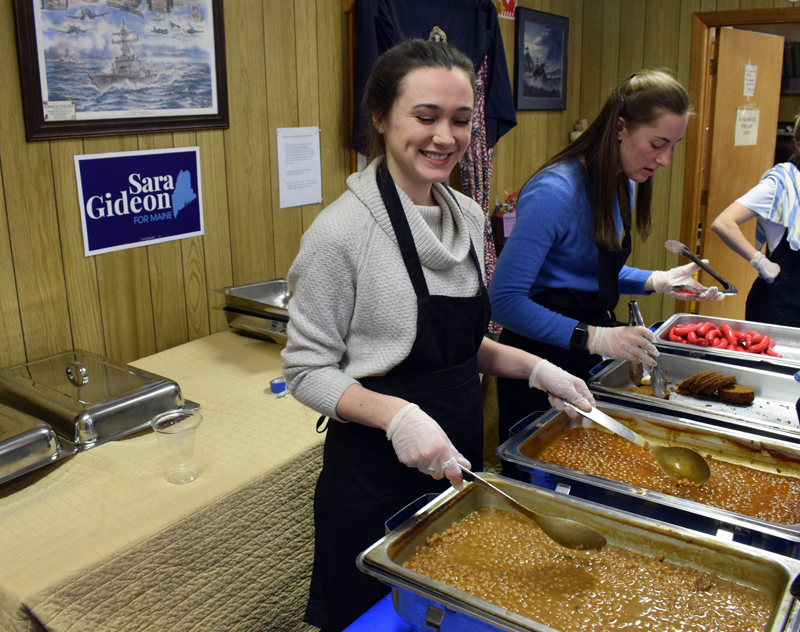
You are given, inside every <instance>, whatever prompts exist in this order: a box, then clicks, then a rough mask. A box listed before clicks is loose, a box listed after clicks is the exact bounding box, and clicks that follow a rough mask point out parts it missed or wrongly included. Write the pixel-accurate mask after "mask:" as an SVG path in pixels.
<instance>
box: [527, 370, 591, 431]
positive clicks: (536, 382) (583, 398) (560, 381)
mask: <svg viewBox="0 0 800 632" xmlns="http://www.w3.org/2000/svg"><path fill="white" fill-rule="evenodd" d="M528 386H530V387H531V388H538V389H539V390H540V391H545V392H546V393H547V395H548V399H549V400H550V405H551V406H552V407H553V408H555V409H556V410H558V411H560V412H566V413H567V415H569V416H570V417H572V418H573V419H575V418H577V417H578V416H579V415H578V413H577V412H575V409H574V408H572V407H570V406H564V402H569V403H570V404H572V405H573V406H574V407H575V408H580V409H581V410H587V411H588V410H591V408H592V406H594V397H593V396H592V393H591V391H589V387H588V386H586V382H584V381H583V380H581V379H578V378H577V377H575V376H574V375H572V374H571V373H567V372H566V371H564V370H563V369H559V368H558V367H557V366H556V365H555V364H553V363H552V362H548V361H547V360H540V361H539V362H538V363H537V365H536V366H535V367H533V371H531V375H530V377H529V378H528Z"/></svg>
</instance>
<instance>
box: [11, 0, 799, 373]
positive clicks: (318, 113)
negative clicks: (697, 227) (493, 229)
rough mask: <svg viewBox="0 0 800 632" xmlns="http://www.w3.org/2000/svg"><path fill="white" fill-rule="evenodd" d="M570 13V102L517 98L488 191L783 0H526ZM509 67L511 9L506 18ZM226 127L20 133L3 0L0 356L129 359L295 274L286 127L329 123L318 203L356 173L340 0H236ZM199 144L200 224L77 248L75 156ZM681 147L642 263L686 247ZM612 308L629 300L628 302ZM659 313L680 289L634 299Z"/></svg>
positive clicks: (228, 17)
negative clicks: (281, 157) (720, 22)
mask: <svg viewBox="0 0 800 632" xmlns="http://www.w3.org/2000/svg"><path fill="white" fill-rule="evenodd" d="M519 4H520V6H524V7H527V8H531V9H536V10H540V11H545V12H548V13H556V14H559V15H564V16H567V17H569V18H570V48H569V72H568V105H567V109H566V110H564V111H553V112H544V111H540V112H535V111H524V112H518V113H517V115H518V125H517V127H516V128H515V129H513V130H512V131H511V132H510V133H509V134H507V135H506V136H505V137H503V138H502V139H501V140H500V142H499V143H498V145H497V147H496V152H495V165H494V181H493V185H492V194H493V196H494V195H499V196H500V197H501V198H502V197H503V191H504V190H508V191H516V190H517V189H519V188H520V187H521V186H522V184H524V182H525V181H526V180H527V178H528V177H529V176H530V175H531V174H532V173H533V172H534V171H535V170H536V169H537V168H538V167H539V166H541V164H543V163H544V161H545V160H546V159H547V158H548V157H550V156H552V155H553V154H554V153H555V152H556V151H558V150H559V149H561V148H563V147H564V146H565V145H566V144H567V142H568V135H569V132H570V131H572V126H573V124H574V123H575V122H576V121H577V120H578V119H581V118H586V119H589V120H591V119H592V118H593V117H594V116H595V115H596V114H597V112H598V111H599V109H600V106H601V104H602V102H603V101H604V99H605V97H606V95H607V94H608V92H609V91H610V90H611V89H612V88H613V87H614V86H615V85H616V84H617V83H618V82H619V81H620V80H621V79H622V78H624V77H626V76H628V75H630V74H631V73H632V72H635V71H636V70H638V69H640V68H643V67H662V68H668V69H670V70H672V71H673V72H674V73H675V74H676V75H677V77H678V78H679V80H680V81H681V82H682V83H683V84H684V85H687V86H688V83H689V81H688V80H689V76H688V73H689V58H688V56H689V48H690V35H691V15H692V13H693V12H695V11H716V10H732V9H752V8H769V7H784V6H791V3H790V2H789V0H519ZM500 28H501V30H502V34H503V40H504V43H505V48H506V54H507V57H508V62H509V70H510V72H511V74H512V76H513V64H514V61H513V48H514V23H513V21H511V20H500ZM225 32H226V51H227V66H228V94H229V101H230V121H231V126H230V129H228V130H225V131H198V132H181V133H174V134H156V135H139V136H118V137H108V138H96V139H88V138H87V139H74V140H62V141H53V142H37V143H27V142H26V141H25V135H24V125H23V116H22V104H21V96H20V86H19V75H18V70H17V69H18V64H17V52H16V37H15V34H14V16H13V8H12V1H11V0H0V57H1V58H2V59H5V60H6V63H4V64H2V65H0V82H2V85H3V86H4V89H3V90H2V91H0V187H1V188H2V195H0V366H5V365H8V364H12V363H17V362H23V361H25V360H31V359H34V358H38V357H42V356H46V355H50V354H53V353H58V352H61V351H64V350H67V349H71V348H76V347H77V348H84V349H88V350H90V351H94V352H97V353H101V354H103V355H106V356H109V357H112V358H114V359H117V360H120V361H123V362H128V361H131V360H134V359H137V358H140V357H143V356H146V355H149V354H151V353H155V352H156V351H160V350H163V349H167V348H169V347H172V346H175V345H178V344H181V343H183V342H187V341H189V340H193V339H196V338H198V337H202V336H205V335H209V334H211V333H215V332H218V331H223V330H225V329H226V328H227V324H226V322H225V318H224V315H223V314H222V313H221V312H220V311H219V310H216V309H214V307H215V306H216V305H219V304H220V303H221V302H222V301H221V297H220V296H219V295H217V294H216V293H215V292H214V289H215V288H219V287H223V286H226V285H232V284H242V283H248V282H253V281H261V280H266V279H270V278H275V277H280V276H284V275H285V274H286V272H287V271H288V269H289V266H290V264H291V262H292V260H293V259H294V256H295V254H296V253H297V249H298V247H299V242H300V237H301V235H302V233H303V231H304V230H305V229H306V228H307V227H308V226H309V224H310V223H311V221H312V220H313V218H314V217H315V216H316V214H317V213H318V212H319V211H320V210H321V207H322V205H314V206H308V207H301V208H293V209H280V208H279V205H278V188H277V165H276V147H275V144H276V131H275V130H276V129H277V128H278V127H292V126H298V125H302V126H307V125H308V126H316V125H318V126H319V127H320V128H321V130H322V133H321V145H322V147H321V148H322V177H323V205H324V204H327V203H330V202H331V201H333V200H334V199H336V197H338V195H340V194H341V192H342V191H344V187H345V184H344V181H345V178H346V176H347V174H348V173H349V150H348V134H349V125H348V121H347V118H348V102H347V49H346V42H347V40H346V19H345V15H344V13H343V12H342V2H341V0H293V1H285V0H227V2H226V3H225ZM195 145H196V146H199V147H200V160H201V169H202V174H203V201H204V211H205V235H204V236H202V237H196V238H191V239H184V240H181V241H174V242H168V243H165V244H158V245H155V246H148V247H143V248H134V249H130V250H124V251H120V252H116V253H109V254H105V255H99V256H96V257H89V258H87V257H84V255H83V238H82V233H81V223H80V216H79V208H78V196H77V190H76V182H75V172H74V166H73V161H72V157H73V156H74V155H75V154H83V153H101V152H110V151H128V150H137V149H150V148H157V147H186V146H195ZM682 187H683V148H682V146H681V145H679V146H678V147H677V148H676V150H675V152H674V155H673V159H672V165H671V167H669V168H666V169H662V170H661V171H660V172H659V173H658V174H657V175H656V191H655V197H654V217H655V225H654V231H653V236H652V237H651V238H650V240H648V241H647V242H646V243H642V242H641V241H639V240H638V239H634V251H633V256H632V259H631V261H630V263H631V264H632V265H635V266H639V267H645V268H659V269H665V268H668V267H672V266H674V265H676V264H677V263H678V261H677V258H676V257H675V256H674V255H671V254H668V253H667V252H666V251H665V250H664V248H663V246H662V244H663V242H664V241H665V240H666V239H667V238H677V237H678V235H679V227H680V216H681V213H680V211H681V209H680V204H681V192H682ZM627 298H628V297H623V301H621V305H622V309H621V310H620V309H618V311H617V314H618V316H619V317H620V318H626V314H627V309H626V307H625V303H626V302H627ZM640 303H641V305H642V308H643V312H644V316H645V320H646V321H647V322H648V323H651V322H654V321H655V320H658V319H661V318H664V317H666V316H668V315H670V314H671V313H673V311H674V301H672V300H671V299H663V298H662V297H661V296H652V297H649V298H646V299H645V298H642V299H640Z"/></svg>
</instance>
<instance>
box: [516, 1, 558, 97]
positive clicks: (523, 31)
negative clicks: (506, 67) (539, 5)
mask: <svg viewBox="0 0 800 632" xmlns="http://www.w3.org/2000/svg"><path fill="white" fill-rule="evenodd" d="M515 27H516V28H515V37H514V96H515V101H516V108H517V110H565V109H566V108H567V51H568V50H569V18H565V17H562V16H560V15H553V14H552V13H543V12H541V11H534V10H533V9H525V8H522V7H519V6H518V7H517V13H516V24H515Z"/></svg>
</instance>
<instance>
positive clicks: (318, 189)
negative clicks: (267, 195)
mask: <svg viewBox="0 0 800 632" xmlns="http://www.w3.org/2000/svg"><path fill="white" fill-rule="evenodd" d="M278 181H279V183H280V198H281V199H280V204H281V208H289V207H292V206H303V205H305V204H319V203H320V202H322V162H321V160H320V150H319V127H280V128H278Z"/></svg>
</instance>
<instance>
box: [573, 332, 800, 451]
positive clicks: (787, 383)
mask: <svg viewBox="0 0 800 632" xmlns="http://www.w3.org/2000/svg"><path fill="white" fill-rule="evenodd" d="M683 346H685V345H683ZM731 353H736V352H731ZM658 365H659V366H660V367H661V368H662V369H663V370H664V372H665V374H666V376H667V381H668V384H667V388H668V389H674V388H675V386H677V384H679V383H680V382H682V381H683V380H685V379H686V378H688V377H690V376H692V375H694V374H695V373H699V372H701V371H718V372H719V373H723V374H724V375H726V376H727V375H735V376H736V382H737V383H738V384H745V385H747V386H750V387H751V388H753V390H754V391H755V400H754V401H753V403H752V404H750V405H747V406H737V405H734V404H727V403H725V402H723V401H722V400H721V399H719V398H718V397H703V398H697V397H692V396H691V395H681V394H680V393H678V392H677V391H675V390H672V392H670V395H669V399H660V398H658V397H655V396H652V395H644V394H641V393H636V392H632V391H628V390H626V389H628V388H630V387H632V386H633V382H631V379H630V376H629V374H628V363H627V361H625V360H614V361H612V362H610V363H609V364H608V365H606V366H605V367H604V368H602V369H601V370H600V371H599V372H598V373H597V374H596V375H594V376H593V377H591V378H589V380H588V381H587V383H588V385H589V388H590V389H591V390H592V392H593V393H594V395H595V398H596V399H597V400H600V401H608V402H616V403H623V404H625V405H628V406H633V407H638V408H647V409H650V410H657V411H661V412H664V413H665V414H674V415H683V416H687V415H688V416H691V417H693V418H695V419H697V420H699V421H702V422H703V423H706V424H712V425H721V426H727V427H732V428H738V429H740V430H746V431H749V432H758V433H766V434H770V435H771V436H775V437H783V438H785V439H789V440H791V441H800V423H798V418H797V411H796V410H795V403H796V402H797V399H798V397H800V384H798V383H797V382H796V381H795V380H794V379H793V377H792V375H791V374H784V373H780V372H774V371H771V370H769V368H768V367H766V366H763V365H762V366H759V367H756V366H753V365H737V364H730V363H728V362H726V361H725V360H723V359H721V358H718V357H717V358H710V357H709V358H705V359H701V358H694V357H690V356H684V355H677V354H670V353H662V354H661V355H659V356H658Z"/></svg>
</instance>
